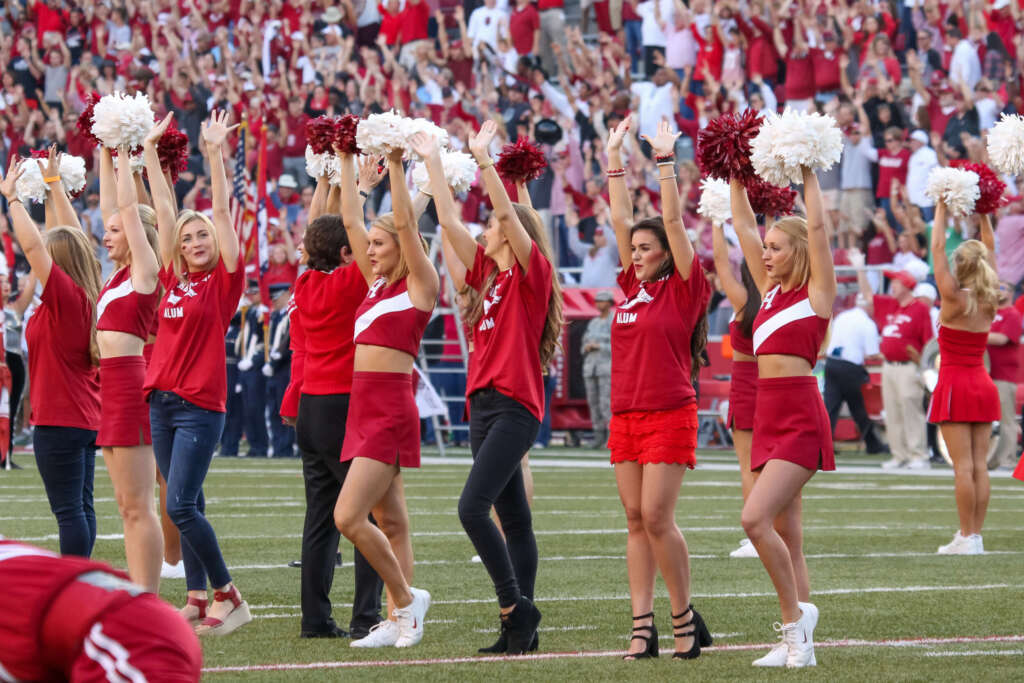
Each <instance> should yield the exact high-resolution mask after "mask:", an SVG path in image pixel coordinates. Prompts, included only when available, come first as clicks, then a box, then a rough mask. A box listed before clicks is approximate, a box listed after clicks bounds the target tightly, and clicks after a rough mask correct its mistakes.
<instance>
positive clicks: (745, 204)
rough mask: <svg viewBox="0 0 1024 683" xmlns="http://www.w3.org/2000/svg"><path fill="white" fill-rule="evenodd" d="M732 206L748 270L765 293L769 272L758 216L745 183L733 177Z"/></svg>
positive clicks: (730, 184)
mask: <svg viewBox="0 0 1024 683" xmlns="http://www.w3.org/2000/svg"><path fill="white" fill-rule="evenodd" d="M729 197H730V207H731V210H732V227H733V229H734V230H735V231H736V237H737V238H738V239H739V241H740V249H742V250H743V259H744V260H745V261H746V262H747V270H749V271H750V275H751V276H752V277H753V278H754V284H756V285H757V289H758V291H759V292H761V294H762V295H763V294H764V293H765V292H767V291H768V286H769V283H768V273H767V271H765V269H764V261H762V260H761V257H762V256H763V255H764V241H763V240H762V239H761V233H760V232H758V230H757V217H756V216H755V215H754V209H753V208H751V206H750V200H749V199H748V198H747V190H746V188H745V187H744V186H743V183H741V182H740V181H738V180H736V179H735V178H733V179H732V180H730V181H729Z"/></svg>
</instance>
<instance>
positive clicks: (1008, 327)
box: [988, 306, 1021, 382]
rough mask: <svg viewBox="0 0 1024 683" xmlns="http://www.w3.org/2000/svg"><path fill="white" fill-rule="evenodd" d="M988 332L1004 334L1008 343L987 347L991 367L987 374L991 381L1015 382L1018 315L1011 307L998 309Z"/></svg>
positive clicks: (1018, 367) (1017, 350)
mask: <svg viewBox="0 0 1024 683" xmlns="http://www.w3.org/2000/svg"><path fill="white" fill-rule="evenodd" d="M990 332H998V333H999V334H1005V335H1006V336H1007V337H1009V338H1010V341H1009V343H1007V344H1002V345H998V346H995V345H992V344H989V345H988V359H989V363H990V364H991V366H992V369H991V370H990V371H989V374H990V375H991V376H992V379H998V380H1002V381H1004V382H1016V381H1017V374H1018V372H1019V371H1020V335H1021V315H1020V313H1019V312H1018V311H1017V309H1016V308H1014V307H1013V306H1005V307H1003V308H1000V309H999V310H998V311H996V319H995V320H993V321H992V329H991V330H990Z"/></svg>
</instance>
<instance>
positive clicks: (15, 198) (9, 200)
mask: <svg viewBox="0 0 1024 683" xmlns="http://www.w3.org/2000/svg"><path fill="white" fill-rule="evenodd" d="M4 199H6V200H7V206H10V205H11V204H13V203H14V202H18V203H19V204H21V205H22V206H25V202H23V201H21V200H20V199H18V198H17V197H14V198H13V199H11V198H9V197H4Z"/></svg>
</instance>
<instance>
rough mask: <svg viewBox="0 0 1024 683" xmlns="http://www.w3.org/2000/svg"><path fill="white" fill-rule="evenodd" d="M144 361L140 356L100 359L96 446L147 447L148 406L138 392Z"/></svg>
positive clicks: (144, 373)
mask: <svg viewBox="0 0 1024 683" xmlns="http://www.w3.org/2000/svg"><path fill="white" fill-rule="evenodd" d="M145 379H146V360H145V359H144V358H143V357H142V356H120V357H118V358H101V359H100V405H101V407H102V411H101V413H100V431H99V433H98V434H97V435H96V445H97V446H108V447H109V446H144V445H145V446H148V445H149V444H151V443H153V439H152V437H151V436H150V434H149V404H148V403H146V395H145V393H144V392H143V391H142V384H143V382H144V381H145Z"/></svg>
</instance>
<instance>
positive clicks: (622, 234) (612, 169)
mask: <svg viewBox="0 0 1024 683" xmlns="http://www.w3.org/2000/svg"><path fill="white" fill-rule="evenodd" d="M631 125H633V115H632V114H630V115H629V116H627V117H626V118H625V119H623V120H622V121H620V122H619V125H617V126H616V127H615V130H613V131H612V132H611V133H610V134H609V135H608V143H607V144H606V145H605V153H606V154H607V155H608V200H609V207H608V209H609V214H610V216H611V223H612V232H614V233H615V244H616V245H617V247H618V250H619V263H620V264H621V265H622V268H623V269H626V268H631V267H632V261H633V255H632V253H631V249H630V246H631V243H630V239H629V230H630V228H631V227H632V226H633V201H632V200H631V199H630V198H629V188H628V187H626V171H625V168H626V167H625V165H624V164H623V163H622V141H623V140H624V139H625V137H626V133H627V132H629V127H630V126H631Z"/></svg>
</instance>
